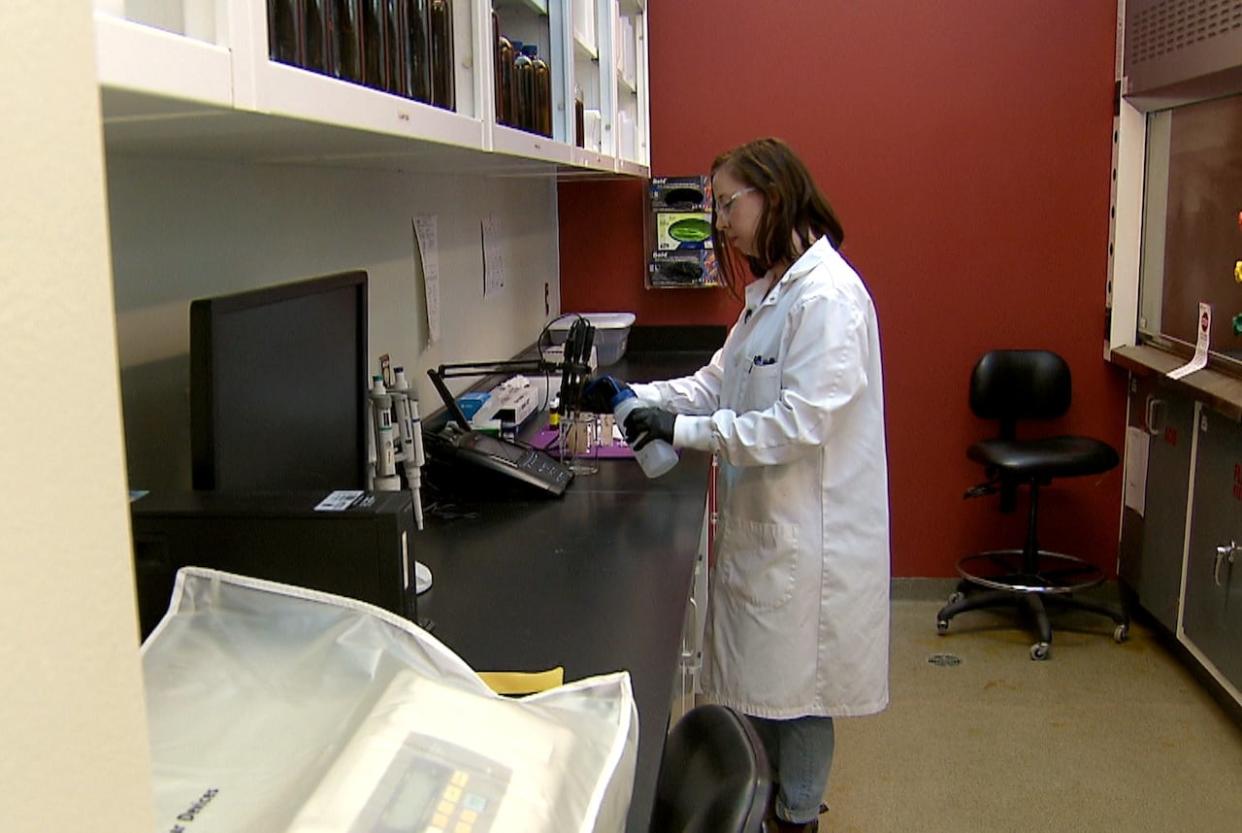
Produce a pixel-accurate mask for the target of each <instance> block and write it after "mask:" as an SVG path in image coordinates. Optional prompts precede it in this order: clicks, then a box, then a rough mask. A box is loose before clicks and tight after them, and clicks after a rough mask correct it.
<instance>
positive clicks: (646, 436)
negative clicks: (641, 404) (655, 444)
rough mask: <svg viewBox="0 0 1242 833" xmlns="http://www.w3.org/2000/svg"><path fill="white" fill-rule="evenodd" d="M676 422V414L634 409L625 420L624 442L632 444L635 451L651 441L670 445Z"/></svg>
mask: <svg viewBox="0 0 1242 833" xmlns="http://www.w3.org/2000/svg"><path fill="white" fill-rule="evenodd" d="M676 422H677V414H670V413H669V412H668V411H666V410H664V409H663V408H635V409H634V410H632V411H630V415H629V416H627V417H626V418H625V441H626V442H628V443H630V444H632V445H633V446H634V450H635V451H640V450H641V449H642V447H643V446H645V445H646V444H647V443H649V442H651V441H652V440H664V441H665V442H667V443H669V444H670V445H671V444H672V442H673V425H675V424H676Z"/></svg>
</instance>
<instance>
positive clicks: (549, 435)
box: [530, 428, 634, 460]
mask: <svg viewBox="0 0 1242 833" xmlns="http://www.w3.org/2000/svg"><path fill="white" fill-rule="evenodd" d="M556 440H557V432H556V431H555V430H553V429H551V428H544V429H543V430H542V431H540V432H539V433H538V434H536V435H535V436H534V438H533V439H532V440H531V441H530V444H531V445H533V446H534V447H535V448H538V449H541V450H543V451H553V452H554V451H557V450H559V447H558V445H557V442H556ZM595 452H596V456H597V457H598V458H599V459H601V460H606V459H607V460H624V459H627V458H628V459H631V460H632V459H633V458H634V451H633V449H631V448H630V447H629V446H628V445H626V444H625V443H618V444H617V445H600V446H596V448H595Z"/></svg>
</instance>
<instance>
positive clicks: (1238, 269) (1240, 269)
mask: <svg viewBox="0 0 1242 833" xmlns="http://www.w3.org/2000/svg"><path fill="white" fill-rule="evenodd" d="M1233 279H1234V280H1235V281H1237V282H1238V283H1242V260H1239V261H1238V262H1237V263H1235V264H1233Z"/></svg>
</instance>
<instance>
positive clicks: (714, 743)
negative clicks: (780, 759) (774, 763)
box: [649, 705, 772, 833]
mask: <svg viewBox="0 0 1242 833" xmlns="http://www.w3.org/2000/svg"><path fill="white" fill-rule="evenodd" d="M771 790H772V780H771V774H770V772H769V769H768V758H767V755H765V754H764V751H763V742H762V741H761V740H760V739H759V736H758V735H757V734H756V733H755V730H754V727H752V726H751V725H750V721H749V720H747V719H746V717H745V716H743V715H740V714H738V713H737V712H735V711H733V710H732V709H729V708H726V707H725V706H717V705H706V706H698V707H697V708H694V709H691V710H690V711H688V712H686V714H685V716H684V717H682V719H681V720H679V721H677V725H676V726H674V727H673V730H672V731H671V732H669V735H668V738H667V739H666V740H665V741H664V758H663V760H662V761H661V762H660V776H659V779H658V781H657V782H656V797H655V808H654V809H653V810H652V812H651V826H650V828H649V829H650V833H759V831H760V829H761V827H762V825H763V817H764V812H765V810H766V809H767V805H768V798H769V794H770V793H771Z"/></svg>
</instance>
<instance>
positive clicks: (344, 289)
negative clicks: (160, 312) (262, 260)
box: [190, 272, 367, 491]
mask: <svg viewBox="0 0 1242 833" xmlns="http://www.w3.org/2000/svg"><path fill="white" fill-rule="evenodd" d="M366 322H367V277H366V273H365V272H348V273H344V274H340V275H329V276H327V277H322V278H312V279H310V280H304V281H298V282H295V283H290V284H283V285H280V286H274V287H270V288H266V289H258V290H254V291H251V292H243V293H239V294H236V295H228V296H222V297H219V298H206V299H202V300H198V301H194V302H193V303H192V304H191V305H190V399H191V419H190V423H191V424H190V434H191V443H192V446H193V471H194V475H193V476H194V488H195V489H223V490H230V491H287V490H313V489H361V488H363V486H364V483H365V479H366V422H365V420H366V402H365V396H366V390H367V383H366V373H367V323H366Z"/></svg>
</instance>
